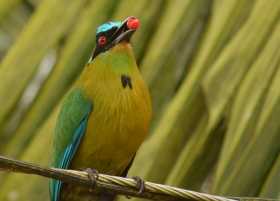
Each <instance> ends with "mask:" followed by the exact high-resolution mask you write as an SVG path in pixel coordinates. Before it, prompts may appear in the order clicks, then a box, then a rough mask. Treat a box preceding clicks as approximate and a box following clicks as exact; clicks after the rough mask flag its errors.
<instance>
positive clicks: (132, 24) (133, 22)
mask: <svg viewBox="0 0 280 201" xmlns="http://www.w3.org/2000/svg"><path fill="white" fill-rule="evenodd" d="M126 25H127V27H128V28H129V29H133V30H136V29H138V27H139V26H140V21H139V20H138V19H137V18H136V17H130V18H129V19H128V20H127V22H126Z"/></svg>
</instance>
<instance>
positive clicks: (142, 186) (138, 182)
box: [132, 176, 145, 194]
mask: <svg viewBox="0 0 280 201" xmlns="http://www.w3.org/2000/svg"><path fill="white" fill-rule="evenodd" d="M132 179H134V180H135V181H136V187H137V189H139V191H138V194H142V193H143V192H144V190H145V181H144V180H143V179H141V178H140V177H138V176H134V177H132Z"/></svg>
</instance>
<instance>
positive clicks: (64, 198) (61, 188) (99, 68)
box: [50, 17, 152, 201]
mask: <svg viewBox="0 0 280 201" xmlns="http://www.w3.org/2000/svg"><path fill="white" fill-rule="evenodd" d="M138 27H139V20H138V19H137V18H135V17H128V18H127V19H125V20H123V21H114V22H112V21H110V22H107V23H104V24H102V25H101V26H99V27H98V28H97V31H96V47H95V50H94V52H93V55H92V57H91V59H90V61H89V62H88V63H87V64H86V66H85V67H84V69H83V71H82V73H81V75H80V76H79V78H78V79H77V81H76V82H75V83H74V84H73V86H72V88H71V89H70V90H69V91H68V93H67V94H66V96H65V97H64V98H63V101H62V104H61V107H60V112H59V114H58V117H57V122H56V126H55V131H54V142H53V144H54V145H53V147H54V148H53V149H54V151H53V160H52V161H53V162H52V166H53V167H56V168H63V169H78V170H81V169H87V168H92V169H95V170H97V171H98V172H101V173H105V174H110V175H119V176H126V174H127V171H128V169H129V167H130V165H131V163H132V161H133V158H134V156H135V154H136V151H137V150H138V148H139V146H140V145H141V143H142V142H143V140H144V139H145V136H146V135H147V133H148V129H149V123H150V119H151V113H152V108H151V100H150V95H149V91H148V88H147V86H146V84H145V82H144V80H143V78H142V76H141V74H140V72H139V69H138V67H137V64H136V60H135V57H134V54H133V50H132V47H131V44H130V38H131V36H132V35H133V34H134V33H135V31H136V30H137V29H138ZM88 191H89V190H88V189H85V188H83V187H81V186H75V185H71V184H67V183H63V182H61V181H58V180H51V182H50V197H51V201H99V200H100V201H101V200H102V201H111V200H113V199H114V197H115V196H114V195H112V194H108V193H106V192H94V195H92V194H89V193H88Z"/></svg>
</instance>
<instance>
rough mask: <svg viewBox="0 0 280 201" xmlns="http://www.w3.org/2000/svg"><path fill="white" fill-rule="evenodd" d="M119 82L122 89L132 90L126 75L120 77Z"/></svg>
mask: <svg viewBox="0 0 280 201" xmlns="http://www.w3.org/2000/svg"><path fill="white" fill-rule="evenodd" d="M121 82H122V86H123V88H126V87H129V88H130V89H132V81H131V78H130V77H129V76H128V75H121Z"/></svg>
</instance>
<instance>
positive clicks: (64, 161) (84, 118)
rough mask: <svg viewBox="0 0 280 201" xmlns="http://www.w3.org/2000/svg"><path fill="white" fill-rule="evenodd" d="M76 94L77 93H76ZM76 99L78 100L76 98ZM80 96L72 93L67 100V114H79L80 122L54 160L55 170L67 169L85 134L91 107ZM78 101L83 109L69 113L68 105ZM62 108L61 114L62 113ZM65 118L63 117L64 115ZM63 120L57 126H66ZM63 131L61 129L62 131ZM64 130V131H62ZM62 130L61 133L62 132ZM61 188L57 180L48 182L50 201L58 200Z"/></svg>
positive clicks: (60, 183)
mask: <svg viewBox="0 0 280 201" xmlns="http://www.w3.org/2000/svg"><path fill="white" fill-rule="evenodd" d="M76 92H77V91H76ZM77 97H78V98H77ZM81 97H82V96H81V94H80V93H73V94H72V95H70V98H69V100H70V101H69V100H68V101H69V105H67V104H65V105H66V107H65V108H66V109H65V110H66V112H68V111H69V113H74V114H72V115H75V114H77V113H79V112H80V115H79V116H80V117H81V121H80V123H79V124H78V126H76V128H75V129H74V130H73V132H72V133H73V134H72V135H70V136H72V137H71V138H70V139H69V142H68V143H67V145H65V147H64V149H63V151H62V152H61V154H60V156H59V157H58V160H56V163H55V164H54V165H55V167H57V168H61V169H67V168H68V167H69V165H70V163H71V161H72V159H73V157H74V155H75V153H76V151H77V149H78V147H79V145H80V142H81V140H82V138H83V136H84V134H85V132H86V128H87V122H88V118H89V115H90V112H91V110H92V105H91V104H89V103H88V102H84V100H83V98H81ZM77 99H78V100H79V101H81V100H82V101H81V102H79V103H80V104H82V105H83V107H82V108H83V109H81V108H80V109H78V110H77V111H73V110H72V111H71V107H69V106H70V105H72V104H73V101H72V100H75V103H76V104H77V102H76V100H77ZM63 109H64V108H62V112H63ZM66 115H71V114H68V113H67V114H66ZM64 116H65V115H64ZM65 121H66V120H65V119H61V120H60V121H59V122H58V124H67V122H65ZM62 130H63V129H62ZM64 130H65V129H64ZM64 130H63V131H64ZM58 133H59V134H64V133H62V131H60V132H59V131H58ZM61 188H62V182H61V181H59V180H54V179H53V180H51V182H50V195H51V200H52V201H59V198H60V192H61Z"/></svg>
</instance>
